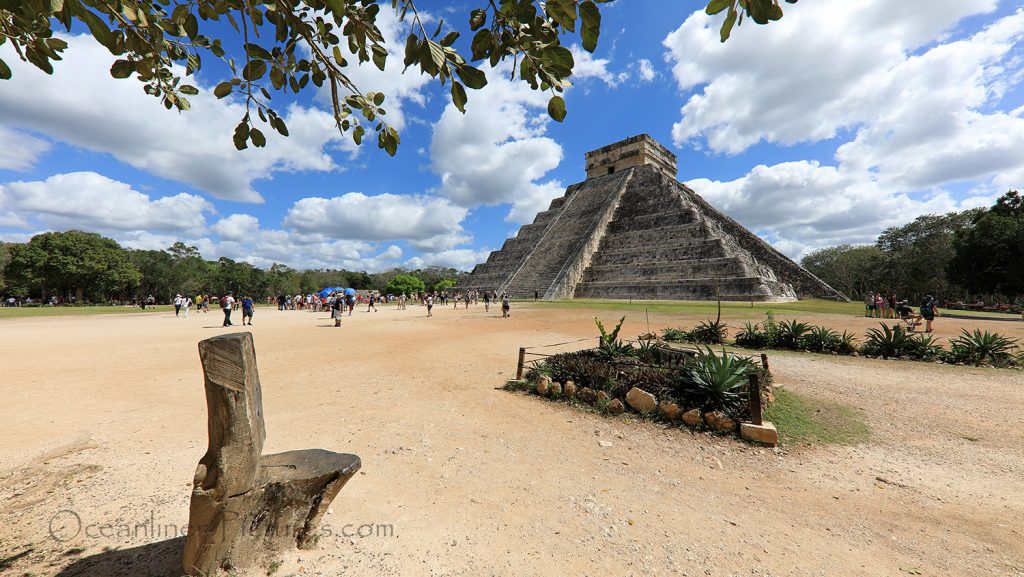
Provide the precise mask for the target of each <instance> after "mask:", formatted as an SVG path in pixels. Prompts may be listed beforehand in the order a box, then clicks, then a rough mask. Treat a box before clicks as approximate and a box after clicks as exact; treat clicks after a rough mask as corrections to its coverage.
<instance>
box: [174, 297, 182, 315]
mask: <svg viewBox="0 0 1024 577" xmlns="http://www.w3.org/2000/svg"><path fill="white" fill-rule="evenodd" d="M180 312H181V295H174V316H178V313H180Z"/></svg>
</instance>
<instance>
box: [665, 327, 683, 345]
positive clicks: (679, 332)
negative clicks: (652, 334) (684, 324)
mask: <svg viewBox="0 0 1024 577" xmlns="http://www.w3.org/2000/svg"><path fill="white" fill-rule="evenodd" d="M686 335H687V333H686V331H684V330H683V329H673V328H671V327H669V328H667V329H662V331H661V340H663V341H668V342H670V343H678V342H682V341H685V340H686Z"/></svg>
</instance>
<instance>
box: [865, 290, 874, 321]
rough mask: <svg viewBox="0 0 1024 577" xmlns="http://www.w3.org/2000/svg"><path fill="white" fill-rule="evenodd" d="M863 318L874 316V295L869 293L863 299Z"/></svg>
mask: <svg viewBox="0 0 1024 577" xmlns="http://www.w3.org/2000/svg"><path fill="white" fill-rule="evenodd" d="M864 316H866V317H873V316H875V293H873V292H871V291H868V294H867V296H865V297H864Z"/></svg>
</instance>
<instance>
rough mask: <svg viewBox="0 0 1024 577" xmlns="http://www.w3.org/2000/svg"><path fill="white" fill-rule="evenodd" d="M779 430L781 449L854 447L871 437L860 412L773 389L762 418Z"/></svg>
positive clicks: (848, 407) (836, 404) (781, 389)
mask: <svg viewBox="0 0 1024 577" xmlns="http://www.w3.org/2000/svg"><path fill="white" fill-rule="evenodd" d="M764 417H765V419H766V420H769V421H771V422H772V423H773V424H774V425H775V428H777V429H778V430H779V442H780V443H781V444H783V445H800V444H828V445H856V444H858V443H863V442H865V441H867V440H868V438H870V437H871V429H870V428H869V427H868V425H867V423H866V422H865V421H864V416H863V414H862V413H861V411H859V410H857V409H856V408H854V407H850V406H848V405H842V404H839V403H834V402H831V401H825V400H822V399H817V398H814V397H808V396H804V395H801V394H799V393H795V392H793V391H790V390H788V389H783V388H777V389H775V402H774V403H772V404H771V405H770V406H769V407H768V410H767V411H765V415H764Z"/></svg>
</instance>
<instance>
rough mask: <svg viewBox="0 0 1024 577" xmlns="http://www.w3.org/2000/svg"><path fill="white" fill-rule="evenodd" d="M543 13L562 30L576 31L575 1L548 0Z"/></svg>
mask: <svg viewBox="0 0 1024 577" xmlns="http://www.w3.org/2000/svg"><path fill="white" fill-rule="evenodd" d="M544 11H545V12H547V14H548V16H550V17H551V19H552V20H554V21H555V22H557V23H558V25H559V26H561V27H562V28H565V29H566V30H568V31H569V32H575V31H576V0H548V1H547V3H545V4H544Z"/></svg>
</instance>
